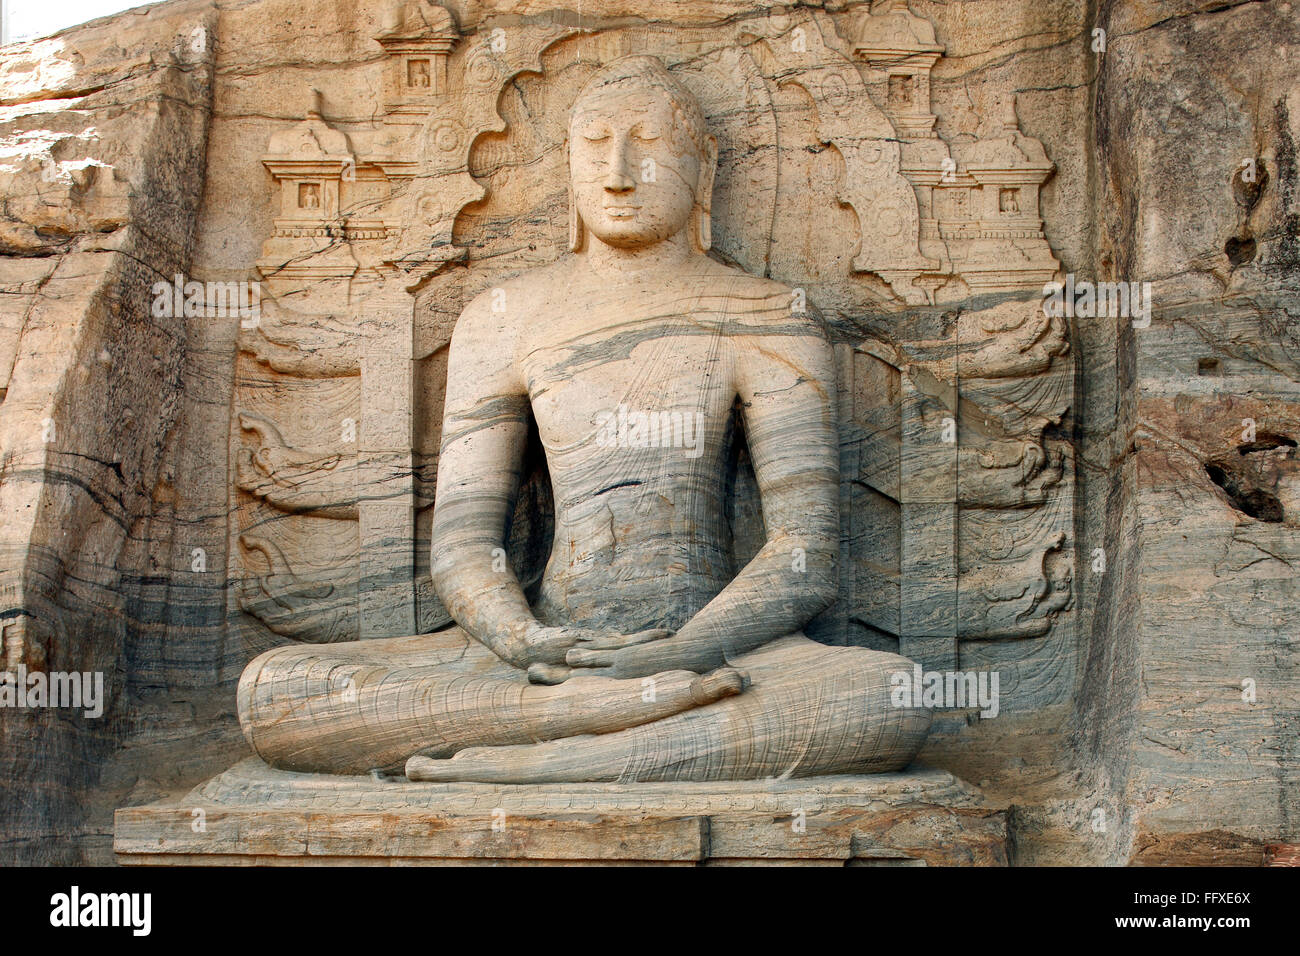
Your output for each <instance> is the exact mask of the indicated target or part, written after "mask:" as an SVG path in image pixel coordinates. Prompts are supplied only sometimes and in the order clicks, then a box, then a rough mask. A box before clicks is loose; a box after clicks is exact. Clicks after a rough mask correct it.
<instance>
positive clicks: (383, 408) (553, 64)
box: [0, 0, 1300, 862]
mask: <svg viewBox="0 0 1300 956" xmlns="http://www.w3.org/2000/svg"><path fill="white" fill-rule="evenodd" d="M586 6H587V5H585V4H584V10H583V11H582V14H581V16H580V15H579V13H578V12H576V11H564V10H560V9H558V6H557V5H556V4H552V3H544V2H530V3H528V4H522V5H521V4H516V3H507V2H505V0H500V2H496V0H494V2H482V3H480V2H457V3H448V4H447V5H446V7H447V11H449V13H450V16H445V15H442V14H439V13H438V12H437V10H438V8H435V7H433V6H432V5H427V4H425V5H413V6H412V5H407V6H405V7H404V6H403V5H401V4H396V3H393V2H390V0H383V2H380V0H361V2H357V3H355V4H346V5H341V4H335V3H330V2H325V0H292V2H291V0H256V2H218V3H197V2H176V3H169V4H162V5H159V6H157V7H152V8H148V9H147V10H145V11H139V12H131V13H127V14H122V15H120V16H118V17H115V18H112V19H111V20H107V21H102V22H100V23H97V24H91V25H88V26H86V27H82V28H77V29H75V30H72V31H68V32H65V33H64V34H61V35H60V36H58V37H55V38H53V39H51V40H48V41H41V42H40V43H36V44H28V45H22V46H17V47H11V48H7V49H6V50H5V51H4V52H3V59H2V60H0V70H2V71H3V72H2V73H0V105H2V106H3V110H4V111H3V113H0V148H2V149H3V151H4V152H3V155H0V177H5V179H4V180H3V181H4V183H5V186H4V198H5V207H4V217H3V223H2V224H0V252H3V253H4V257H3V259H0V270H3V271H0V278H2V279H3V282H4V286H5V291H6V292H7V293H9V294H6V295H5V296H4V297H3V299H4V303H3V304H0V375H6V370H7V368H8V366H9V362H8V357H9V356H10V355H12V356H14V361H13V365H12V373H10V374H8V375H7V379H8V381H7V386H6V385H5V384H4V383H3V382H0V387H7V389H8V391H7V393H6V394H5V397H4V401H3V404H0V440H2V441H3V454H4V465H3V470H2V471H0V506H2V507H3V522H4V524H3V532H2V539H0V543H2V544H3V546H4V549H5V550H4V552H3V560H4V563H3V565H2V566H0V573H3V574H4V593H3V610H4V613H5V615H6V616H5V618H4V620H5V626H6V631H5V646H6V651H7V653H9V654H10V655H11V656H10V658H9V663H10V665H11V666H16V665H17V663H19V662H20V661H23V662H26V665H27V666H28V667H42V668H44V667H48V668H50V669H54V670H73V669H78V670H93V669H102V670H104V671H105V672H106V673H107V674H108V676H109V680H108V686H109V687H110V689H111V693H110V703H111V706H110V708H109V710H108V711H106V715H105V717H104V718H102V719H100V720H97V721H89V720H84V719H83V718H81V717H76V716H70V715H69V714H67V713H65V712H58V713H56V712H53V711H15V710H6V711H4V712H0V731H2V732H3V734H4V750H3V753H4V757H3V759H4V760H5V761H6V762H7V763H6V768H5V769H6V773H5V774H4V778H3V779H4V781H5V782H4V784H3V785H0V786H3V787H4V788H5V789H4V790H3V791H2V792H3V795H4V801H5V802H4V807H3V810H2V811H0V821H3V829H4V838H5V840H6V845H7V846H9V847H11V848H12V853H13V855H14V857H15V858H18V859H29V860H42V861H50V860H56V859H60V860H75V859H93V860H104V859H106V858H107V856H108V853H109V850H108V842H107V836H106V834H107V831H108V827H109V817H110V812H111V809H112V808H113V807H114V806H118V805H123V804H134V803H143V802H146V801H148V800H149V799H151V798H153V797H154V796H157V795H159V794H160V793H161V792H163V791H166V790H171V789H177V788H179V787H184V786H189V785H192V784H194V783H196V782H198V781H199V780H200V779H202V778H203V777H204V776H207V775H210V774H211V772H213V771H214V770H215V769H219V768H220V767H221V766H228V765H229V764H230V763H233V762H234V760H235V759H237V758H238V757H239V756H241V755H242V754H244V753H246V750H245V749H244V747H243V744H242V743H241V742H240V740H239V738H238V733H237V727H236V725H235V722H234V717H233V714H234V697H235V681H236V679H237V677H238V674H239V672H240V670H241V669H242V667H243V666H244V664H245V663H246V662H247V661H248V660H249V659H250V658H251V657H252V656H254V655H255V653H257V652H259V651H262V650H265V649H267V648H270V647H273V646H278V645H281V644H286V643H293V642H334V641H348V640H356V639H358V638H368V637H391V636H397V635H402V634H409V633H415V632H420V631H428V630H431V629H434V628H439V627H443V626H445V625H446V624H447V623H448V618H447V615H446V612H445V610H443V609H442V607H441V606H440V604H439V603H438V602H437V599H436V597H434V595H433V592H432V589H431V588H430V587H429V585H428V575H429V564H428V555H427V552H428V538H429V520H430V514H431V510H432V509H431V507H430V506H431V504H432V489H433V487H434V480H435V477H436V467H437V452H438V447H439V443H440V439H441V435H440V430H441V421H442V412H443V409H442V402H443V396H442V385H443V382H444V380H445V376H446V364H447V344H448V342H449V340H450V335H451V328H452V326H453V324H454V322H455V319H456V316H457V315H459V314H460V312H461V310H462V309H463V307H464V306H465V304H466V303H467V302H469V301H470V300H471V299H472V298H473V297H474V296H475V295H478V294H479V293H482V292H485V291H488V292H490V290H492V289H494V288H497V287H500V286H502V285H503V284H504V283H505V282H506V281H507V280H508V279H509V278H510V277H512V276H514V275H516V274H518V273H520V272H522V271H523V270H525V269H527V268H531V267H535V266H538V265H543V264H545V263H548V262H551V261H554V260H555V259H557V258H558V257H559V256H560V255H561V254H562V253H563V251H564V250H565V248H566V243H567V241H568V226H567V217H566V203H567V201H566V196H565V177H564V150H563V149H562V148H561V144H562V142H563V136H564V121H565V117H566V115H567V110H568V108H569V106H570V105H571V103H572V99H573V96H574V94H575V93H576V92H577V90H578V89H579V88H580V87H581V86H582V84H583V83H584V82H585V79H586V78H587V77H588V76H589V75H590V74H591V72H592V71H593V70H594V69H595V68H596V66H597V65H598V64H599V63H602V62H606V61H608V60H610V59H612V58H613V57H615V56H618V55H622V54H626V53H638V52H645V53H653V54H655V55H657V56H660V57H662V58H663V59H664V60H665V62H667V63H668V65H669V66H670V68H672V69H673V71H674V73H675V75H677V76H678V78H679V79H681V80H682V82H683V83H685V84H686V85H687V86H689V87H690V88H691V89H692V91H693V92H694V93H695V95H696V96H697V97H698V98H699V99H700V101H701V103H702V105H703V107H704V109H705V112H706V114H708V116H709V121H710V125H711V126H712V127H713V128H714V130H715V133H716V134H717V135H718V137H719V140H720V146H721V155H720V163H719V167H720V169H719V179H718V183H717V186H716V194H715V202H714V216H715V223H714V225H715V243H714V244H715V250H716V253H717V254H718V255H719V256H720V257H722V258H724V259H727V260H728V261H730V262H732V263H734V264H735V265H738V266H739V267H741V268H742V269H744V270H745V271H747V272H750V273H753V274H756V275H765V276H768V277H770V278H772V279H774V280H776V281H778V282H781V283H783V284H785V285H787V286H791V287H797V288H800V289H803V290H804V291H805V292H806V294H807V298H808V300H809V301H810V302H812V303H815V304H816V306H818V307H819V308H820V309H821V311H822V312H823V314H825V315H826V317H827V319H828V321H829V323H830V325H831V328H832V332H833V335H834V337H835V341H836V349H837V356H838V362H839V383H838V384H839V387H840V392H841V396H842V398H841V416H840V417H841V422H842V433H841V463H840V465H841V468H840V470H841V491H840V511H841V516H842V527H841V545H840V546H841V554H840V562H839V568H840V575H841V581H840V589H839V600H838V601H837V602H836V604H835V605H834V606H833V607H832V608H831V609H830V610H829V611H828V612H826V613H825V614H824V615H822V616H821V617H820V618H819V619H818V620H817V621H816V622H815V626H812V627H810V628H809V629H808V633H809V635H810V636H811V637H813V638H814V639H817V640H821V641H823V642H827V643H832V644H843V645H857V646H864V647H870V648H873V649H877V650H884V651H895V652H900V653H902V654H904V655H906V656H909V657H911V658H913V659H915V660H918V661H920V662H922V663H923V664H924V665H925V666H926V667H927V668H934V669H939V670H952V669H966V670H996V671H998V672H999V674H1000V675H1001V678H1002V683H1001V695H1002V699H1001V708H1000V713H999V715H998V716H997V717H996V718H992V719H981V718H980V717H979V716H978V713H977V710H976V709H974V708H970V707H967V708H964V709H961V710H956V711H947V712H944V711H941V712H939V713H938V714H937V715H936V718H935V721H934V725H933V728H932V731H931V736H930V741H929V743H928V744H927V746H926V749H925V750H924V751H923V752H922V754H921V760H922V761H924V762H927V763H929V764H932V765H935V766H938V767H941V768H943V769H945V770H948V771H951V772H953V773H955V774H957V775H958V776H960V777H962V778H963V779H965V780H968V781H970V782H971V783H973V784H978V785H979V786H981V787H982V788H983V789H984V790H985V792H986V793H988V794H989V795H990V796H991V797H992V798H993V799H994V800H996V801H999V802H1000V803H1002V804H1015V810H1014V812H1013V813H1011V814H1010V816H1009V819H1008V828H1009V836H1010V839H1011V844H1012V847H1013V854H1012V859H1013V861H1014V862H1068V861H1084V860H1088V861H1098V862H1127V861H1130V860H1132V861H1136V862H1144V861H1152V862H1166V861H1171V860H1172V861H1177V860H1179V859H1186V860H1212V859H1222V858H1225V854H1226V855H1227V856H1233V854H1235V857H1233V858H1240V857H1241V856H1242V854H1243V853H1245V854H1246V855H1247V856H1248V855H1249V854H1250V853H1251V852H1253V851H1252V850H1250V848H1251V847H1260V846H1261V845H1262V843H1264V842H1275V841H1276V842H1294V841H1295V840H1296V839H1297V832H1296V827H1297V823H1296V822H1295V820H1296V814H1295V810H1296V806H1295V801H1296V787H1295V774H1296V756H1295V747H1296V744H1295V741H1296V730H1297V727H1296V718H1297V709H1298V708H1300V703H1298V701H1297V696H1298V694H1297V688H1298V687H1300V681H1298V680H1297V677H1298V676H1300V675H1297V673H1296V660H1295V639H1294V635H1293V634H1292V633H1290V631H1289V629H1288V621H1289V619H1290V617H1291V616H1292V613H1293V611H1294V608H1295V606H1296V586H1295V575H1294V572H1293V571H1292V568H1291V565H1292V564H1293V563H1294V561H1295V560H1296V534H1297V531H1296V528H1295V525H1296V523H1297V521H1298V520H1300V518H1297V515H1300V502H1297V491H1296V486H1297V478H1296V468H1297V465H1298V463H1297V462H1296V460H1295V452H1294V449H1295V442H1296V441H1300V433H1298V429H1300V426H1298V425H1297V420H1298V419H1297V414H1296V412H1297V402H1298V399H1297V397H1296V382H1297V356H1298V355H1300V346H1297V336H1298V335H1300V333H1298V332H1297V322H1298V321H1300V320H1298V319H1297V318H1296V315H1297V311H1298V310H1300V306H1298V305H1297V294H1298V290H1297V282H1298V281H1300V279H1298V275H1300V265H1298V264H1297V256H1298V255H1300V252H1298V251H1297V247H1296V244H1297V241H1298V240H1297V228H1298V227H1297V222H1298V221H1300V210H1297V209H1296V195H1295V189H1296V182H1295V181H1296V175H1297V172H1296V158H1295V151H1294V143H1295V139H1296V133H1297V123H1300V120H1297V119H1296V117H1297V116H1300V101H1297V94H1296V92H1295V91H1296V90H1297V89H1298V88H1300V84H1297V82H1296V79H1297V78H1296V70H1297V67H1296V66H1295V65H1294V64H1296V63H1297V62H1300V57H1298V56H1297V55H1296V54H1297V46H1300V36H1297V32H1298V31H1297V19H1298V18H1297V16H1296V11H1295V10H1294V9H1293V7H1292V5H1291V4H1289V3H1279V2H1265V3H1240V4H1231V3H1229V4H1223V3H1215V4H1204V3H1195V2H1186V0H1170V2H1164V3H1144V4H1136V3H1124V2H1116V3H1104V2H1103V3H1101V4H1099V5H1096V6H1093V5H1088V4H1081V3H1075V2H1068V0H1048V2H1036V3H1010V2H1007V3H1003V2H999V3H984V2H968V3H962V4H946V3H927V2H921V0H917V2H914V3H912V4H911V6H910V9H909V8H908V7H907V6H906V5H905V4H903V3H900V2H885V3H876V4H874V5H869V4H865V3H863V4H839V3H825V4H818V3H813V4H809V5H806V6H802V7H799V8H797V9H790V10H787V9H785V8H784V7H779V6H773V7H771V8H770V9H769V8H768V5H763V4H757V3H752V2H745V3H742V2H709V0H696V2H692V3H686V4H671V5H667V4H659V3H653V2H649V0H646V2H637V0H618V2H613V3H606V4H602V5H601V8H600V10H599V12H596V13H593V12H592V11H591V10H587V9H585V8H586ZM1095 28H1101V29H1103V30H1105V31H1106V32H1105V44H1104V52H1101V51H1099V50H1096V49H1094V48H1095V47H1097V46H1098V45H1099V44H1098V38H1097V37H1096V36H1095V34H1094V29H1095ZM498 31H499V32H498ZM313 90H315V91H317V92H313ZM91 129H93V130H94V131H95V133H94V138H92V136H91V135H90V130H91ZM932 133H933V135H931V134H932ZM42 152H46V153H49V155H50V157H51V162H50V163H45V162H42V161H41V159H40V157H41V154H42ZM23 157H31V158H26V159H24V158H23ZM87 158H89V159H90V160H91V161H90V162H86V161H85V160H86V159H87ZM1247 159H1252V160H1254V167H1253V168H1254V170H1255V173H1254V178H1253V181H1251V180H1250V179H1248V178H1244V177H1243V175H1242V171H1243V166H1242V162H1243V160H1247ZM108 167H111V169H109V168H108ZM50 168H53V169H54V170H55V173H53V174H48V173H47V174H46V175H47V176H50V175H53V179H54V181H47V180H45V179H42V170H45V169H50ZM65 176H66V179H65V178H63V177H65ZM47 199H48V201H47ZM178 273H179V274H183V275H184V276H185V277H186V278H194V279H198V280H202V281H242V280H259V281H261V283H262V290H263V293H264V296H263V302H262V308H261V322H260V324H259V325H258V326H257V327H252V328H250V327H245V328H242V329H241V317H240V316H239V315H230V314H225V315H218V316H207V315H202V316H195V317H191V318H177V319H165V318H154V317H153V312H152V310H151V305H152V296H151V295H150V286H151V285H152V283H154V282H156V281H159V280H160V279H161V280H166V281H170V279H171V277H172V276H173V275H175V274H178ZM1064 273H1072V274H1074V275H1075V276H1076V277H1078V278H1089V279H1117V280H1125V281H1138V282H1142V281H1149V282H1151V283H1152V284H1153V301H1154V309H1153V312H1152V317H1151V318H1152V321H1151V324H1150V326H1149V327H1145V328H1134V327H1133V326H1132V324H1131V323H1130V321H1129V320H1128V319H1126V318H1125V319H1117V318H1115V317H1114V316H1110V317H1105V318H1082V317H1078V318H1074V319H1070V320H1052V319H1049V317H1047V316H1045V315H1044V314H1043V312H1042V311H1041V310H1040V309H1038V308H1037V306H1038V301H1037V300H1038V295H1039V291H1040V290H1041V288H1042V285H1043V283H1044V282H1045V281H1046V280H1048V279H1050V278H1052V277H1053V276H1054V275H1056V276H1060V275H1061V274H1064ZM244 324H245V325H248V324H249V323H244ZM46 420H49V421H51V422H52V423H53V426H54V432H53V434H54V435H55V436H57V440H55V441H46V440H44V437H43V436H44V434H45V432H44V431H43V429H44V426H45V424H46ZM1243 420H1249V421H1253V423H1254V424H1253V430H1251V426H1250V425H1249V424H1248V423H1245V424H1244V423H1243ZM949 426H950V427H951V431H950V432H948V434H950V435H951V437H955V438H956V441H955V442H954V441H945V440H944V438H945V432H946V430H947V429H948V428H949ZM740 447H741V448H742V452H741V453H739V454H738V460H737V462H736V465H735V481H736V485H737V488H736V494H735V496H734V499H735V505H734V506H733V508H732V510H731V513H730V514H729V520H730V523H731V525H732V529H733V532H734V536H735V541H736V551H737V553H738V554H746V553H748V554H752V553H753V550H754V549H755V548H756V546H757V544H758V543H760V542H761V534H762V523H761V522H762V518H761V515H759V514H757V513H756V511H755V509H754V508H753V505H752V502H753V498H754V495H753V488H752V480H753V479H752V475H751V473H750V471H749V470H748V468H747V464H746V462H745V460H744V454H743V444H742V445H741V446H740ZM538 451H539V454H540V449H539V450H538ZM529 470H530V473H531V474H532V478H531V479H530V480H529V481H528V482H527V483H526V484H525V488H524V494H523V497H522V500H521V502H520V504H519V506H518V507H517V508H516V517H515V521H514V523H513V527H512V532H511V540H510V543H509V551H510V558H511V561H512V563H513V565H514V566H515V567H516V568H517V569H518V570H519V572H520V575H521V578H523V579H524V580H525V583H527V581H528V580H529V575H536V574H539V573H540V571H541V566H540V562H539V561H538V559H539V558H540V557H541V556H543V555H545V554H546V553H548V552H549V551H550V548H551V540H550V537H549V535H550V530H549V525H550V520H551V514H552V504H551V502H550V500H549V488H548V487H547V484H548V483H547V482H546V481H545V480H544V472H543V471H542V469H541V467H540V458H539V457H534V458H533V459H532V463H531V465H530V468H529ZM747 482H748V483H750V484H747ZM746 549H749V550H748V551H747V550H746ZM1102 559H1104V564H1103V563H1102ZM1103 568H1104V570H1102V569H1103ZM1291 630H1293V629H1291ZM1247 680H1249V681H1251V682H1252V683H1251V684H1249V685H1246V686H1245V687H1244V686H1243V681H1247ZM1251 691H1253V698H1252V696H1251V693H1250V692H1251ZM1243 693H1245V694H1246V696H1245V697H1243ZM1243 847H1244V848H1246V849H1245V850H1243V849H1242V848H1243Z"/></svg>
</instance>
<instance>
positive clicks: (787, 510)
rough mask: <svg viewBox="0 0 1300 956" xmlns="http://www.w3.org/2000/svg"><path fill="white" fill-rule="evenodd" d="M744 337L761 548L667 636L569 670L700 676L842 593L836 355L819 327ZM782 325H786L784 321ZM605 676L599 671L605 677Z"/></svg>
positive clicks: (796, 624)
mask: <svg viewBox="0 0 1300 956" xmlns="http://www.w3.org/2000/svg"><path fill="white" fill-rule="evenodd" d="M799 319H800V324H801V327H800V328H798V329H790V327H789V326H788V325H787V326H786V327H785V329H784V330H783V331H785V332H787V333H788V334H762V335H752V336H743V335H742V336H740V337H738V338H737V339H736V340H735V341H736V345H737V382H736V385H737V391H738V393H739V394H740V398H741V401H742V402H743V404H744V408H745V426H746V433H747V435H748V439H749V451H750V455H751V457H752V459H753V462H754V473H755V477H756V478H757V479H758V487H759V493H760V495H761V499H762V505H763V521H764V525H765V526H766V530H767V542H766V543H765V544H764V546H763V547H762V549H761V550H760V551H759V552H758V554H757V555H755V556H754V559H753V560H752V561H750V562H749V564H747V565H746V566H745V567H744V568H743V569H742V570H741V571H740V573H739V574H738V575H737V576H736V577H735V578H734V579H733V580H732V581H731V583H730V584H728V585H727V587H726V588H724V589H723V590H722V591H721V592H720V593H719V594H718V595H717V596H716V597H715V598H714V599H713V600H712V601H710V602H709V603H708V604H707V605H706V606H705V607H703V608H702V609H701V610H700V611H699V612H698V613H697V614H696V615H695V616H694V617H693V618H692V619H691V620H690V621H688V622H687V623H686V624H685V625H684V626H683V627H682V628H681V630H679V631H678V632H677V633H676V634H675V635H674V636H673V637H671V638H667V639H665V640H660V641H654V642H652V643H649V644H643V645H639V646H636V647H628V648H624V649H621V650H616V651H601V650H587V649H576V650H573V651H570V652H569V654H568V658H567V660H568V662H569V663H570V664H571V665H577V666H582V667H594V668H597V670H596V671H595V672H596V673H605V674H608V675H609V676H614V677H638V676H645V675H647V674H653V673H656V672H658V671H663V670H670V669H673V668H685V669H687V670H694V671H701V672H702V671H706V670H709V669H710V668H713V667H718V666H721V665H722V664H723V663H725V661H726V660H727V659H728V658H731V657H733V656H735V655H737V654H742V653H744V652H746V651H750V650H753V649H754V648H756V647H759V646H761V645H762V644H765V643H767V642H768V641H771V640H775V639H776V638H778V637H782V636H784V635H787V634H790V633H791V632H793V631H797V630H798V629H799V628H801V627H803V626H804V625H805V624H806V623H807V622H808V621H809V620H810V619H811V618H813V617H814V616H816V615H817V614H818V613H820V612H821V611H822V610H824V609H825V608H826V607H828V606H829V605H830V604H831V603H832V602H833V601H834V600H835V596H836V594H837V591H838V581H837V578H836V560H837V558H838V554H839V438H838V431H837V427H836V417H835V367H834V353H833V352H832V350H831V346H830V344H829V342H828V341H827V340H826V339H825V337H824V332H822V330H821V328H820V325H819V323H817V321H816V320H814V319H812V318H809V319H808V320H807V323H806V326H805V325H804V323H803V321H802V317H799ZM786 321H787V322H788V321H789V320H786ZM602 668H604V669H602Z"/></svg>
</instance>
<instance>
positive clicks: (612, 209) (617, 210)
mask: <svg viewBox="0 0 1300 956" xmlns="http://www.w3.org/2000/svg"><path fill="white" fill-rule="evenodd" d="M640 208H641V207H640V206H606V207H605V213H606V214H607V215H608V216H609V217H610V218H612V219H627V218H630V217H631V216H633V215H635V214H636V211H637V210H638V209H640Z"/></svg>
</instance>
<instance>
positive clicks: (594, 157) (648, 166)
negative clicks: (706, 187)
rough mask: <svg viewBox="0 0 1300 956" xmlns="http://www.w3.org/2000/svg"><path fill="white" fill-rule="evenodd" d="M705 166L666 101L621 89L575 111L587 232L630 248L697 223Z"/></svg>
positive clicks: (576, 176) (574, 160) (577, 193)
mask: <svg viewBox="0 0 1300 956" xmlns="http://www.w3.org/2000/svg"><path fill="white" fill-rule="evenodd" d="M700 166H701V160H700V156H699V153H698V152H697V150H696V148H695V146H694V144H693V143H692V142H691V138H690V136H689V135H688V134H687V132H686V131H685V130H684V129H682V128H681V124H680V121H679V120H678V119H677V114H676V110H674V108H673V104H672V101H671V100H670V99H669V97H668V96H667V94H665V93H663V92H661V91H659V90H655V89H649V90H647V89H644V88H640V89H638V88H637V87H636V86H635V85H633V84H629V83H620V84H615V85H612V86H610V87H607V88H605V89H601V90H598V91H595V92H593V93H590V94H588V95H586V96H584V97H583V99H582V100H581V101H580V102H579V103H577V104H576V106H575V109H574V114H573V119H572V122H571V124H570V127H569V175H570V177H571V179H572V183H573V201H574V203H575V204H576V206H577V209H578V213H579V214H580V215H581V216H582V219H583V222H584V223H585V224H586V226H587V229H588V230H589V231H590V232H591V234H592V235H594V236H595V237H596V238H597V239H599V240H600V241H601V242H604V243H606V244H607V245H611V246H617V247H619V248H623V249H636V248H642V247H646V246H651V245H654V244H655V243H657V242H661V241H663V240H664V239H668V238H670V237H672V236H675V235H676V234H677V233H679V232H681V231H682V230H683V229H685V228H686V226H687V224H688V223H689V222H690V218H691V209H692V208H693V207H694V205H695V195H696V189H697V188H698V186H699V178H700Z"/></svg>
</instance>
